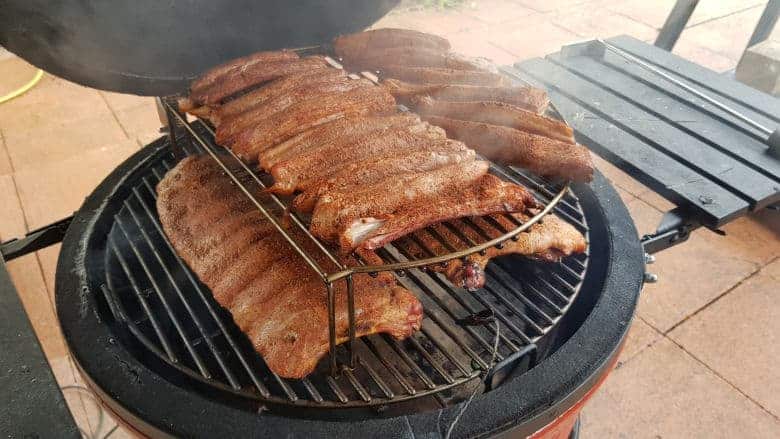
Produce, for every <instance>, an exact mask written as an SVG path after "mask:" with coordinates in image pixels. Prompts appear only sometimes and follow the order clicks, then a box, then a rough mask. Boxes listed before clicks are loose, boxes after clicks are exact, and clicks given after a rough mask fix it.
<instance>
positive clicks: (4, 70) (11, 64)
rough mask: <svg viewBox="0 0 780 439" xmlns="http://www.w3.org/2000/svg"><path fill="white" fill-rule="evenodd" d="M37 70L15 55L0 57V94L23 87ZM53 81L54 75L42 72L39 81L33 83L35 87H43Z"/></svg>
mask: <svg viewBox="0 0 780 439" xmlns="http://www.w3.org/2000/svg"><path fill="white" fill-rule="evenodd" d="M37 71H38V69H37V68H36V67H35V66H34V65H32V64H30V63H28V62H27V61H25V60H23V59H21V58H19V57H17V56H16V55H13V54H11V55H9V56H7V57H5V58H0V96H4V95H5V94H6V93H11V92H12V91H14V90H16V89H18V88H19V87H23V86H24V85H25V84H27V83H28V82H30V81H31V80H32V79H33V77H34V76H35V73H36V72H37ZM54 82H55V77H54V76H52V75H49V74H44V75H43V77H42V78H41V79H40V81H38V83H37V84H35V88H41V87H45V86H47V85H50V84H53V83H54Z"/></svg>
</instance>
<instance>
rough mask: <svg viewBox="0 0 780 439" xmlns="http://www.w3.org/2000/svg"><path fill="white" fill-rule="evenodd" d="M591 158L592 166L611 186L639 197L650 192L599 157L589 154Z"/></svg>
mask: <svg viewBox="0 0 780 439" xmlns="http://www.w3.org/2000/svg"><path fill="white" fill-rule="evenodd" d="M591 157H592V158H593V164H594V166H596V169H598V170H599V171H601V173H602V174H604V176H605V177H607V179H609V181H610V182H612V184H614V185H615V186H617V187H619V188H621V189H623V190H625V191H626V192H628V193H629V194H631V195H633V196H639V195H641V194H643V193H646V192H647V191H649V190H650V188H648V187H647V186H645V185H643V184H642V183H640V182H638V181H637V180H635V179H634V178H632V177H631V176H630V175H628V174H626V173H625V172H623V171H621V170H620V169H618V168H617V166H615V165H613V164H612V163H610V162H608V161H606V160H604V159H603V158H601V157H599V156H598V155H597V154H596V153H593V152H591Z"/></svg>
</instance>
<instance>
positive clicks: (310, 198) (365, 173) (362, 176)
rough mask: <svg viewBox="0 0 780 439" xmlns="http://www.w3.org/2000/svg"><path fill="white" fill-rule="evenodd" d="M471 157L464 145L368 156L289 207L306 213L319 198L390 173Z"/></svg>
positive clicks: (387, 175) (319, 184)
mask: <svg viewBox="0 0 780 439" xmlns="http://www.w3.org/2000/svg"><path fill="white" fill-rule="evenodd" d="M475 156H476V154H475V152H474V150H473V149H468V148H463V149H461V150H459V151H453V152H439V151H435V150H432V149H424V150H420V151H416V152H412V153H408V154H407V153H405V152H402V153H401V154H397V153H391V155H389V156H385V157H371V158H369V159H366V160H360V161H357V162H352V163H350V164H348V165H347V166H345V167H343V168H341V170H340V171H338V172H336V173H334V174H332V175H331V176H330V177H328V178H327V179H324V180H322V181H319V182H317V183H315V184H314V185H313V186H311V187H310V188H309V189H307V190H306V192H303V193H302V194H300V195H298V196H297V197H295V200H294V201H293V204H292V207H293V209H295V211H297V212H301V213H310V212H311V211H313V210H314V206H315V205H316V204H317V200H319V199H320V197H323V196H326V197H335V196H338V195H337V194H343V193H344V192H348V191H355V190H359V189H360V188H361V187H364V186H366V185H370V184H374V183H376V182H378V181H380V180H383V179H385V178H387V177H389V176H391V175H403V174H409V173H414V172H422V171H430V170H433V169H437V168H440V167H443V166H447V165H451V164H455V163H466V162H470V161H473V160H474V158H475Z"/></svg>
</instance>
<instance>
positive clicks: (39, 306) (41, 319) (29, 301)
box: [7, 254, 68, 359]
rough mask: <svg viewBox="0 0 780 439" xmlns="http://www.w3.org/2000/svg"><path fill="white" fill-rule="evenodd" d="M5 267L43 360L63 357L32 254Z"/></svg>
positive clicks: (61, 341)
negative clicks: (37, 342) (44, 357)
mask: <svg viewBox="0 0 780 439" xmlns="http://www.w3.org/2000/svg"><path fill="white" fill-rule="evenodd" d="M7 266H8V273H9V274H10V276H11V280H12V281H13V283H14V286H15V287H16V290H17V293H18V294H19V298H20V299H21V301H22V304H23V305H24V310H25V312H27V316H28V317H29V319H30V322H31V323H32V325H33V329H34V330H35V335H36V336H37V337H38V341H39V342H40V344H41V347H42V348H43V352H44V353H45V354H46V357H47V358H49V359H54V358H60V357H64V356H66V355H67V354H68V349H67V347H65V341H64V339H63V338H62V332H61V331H60V324H59V321H58V320H57V316H56V315H55V313H54V306H53V305H52V303H53V302H52V300H51V299H50V296H49V294H48V292H47V290H46V285H45V284H44V282H43V277H42V275H41V268H40V266H39V265H38V259H37V258H36V257H35V255H34V254H30V255H25V256H22V257H20V258H17V259H14V260H12V261H9V262H8V265H7Z"/></svg>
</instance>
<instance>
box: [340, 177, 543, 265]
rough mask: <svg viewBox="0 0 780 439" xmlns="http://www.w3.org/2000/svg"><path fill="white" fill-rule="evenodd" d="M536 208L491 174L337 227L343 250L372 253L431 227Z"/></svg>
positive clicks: (526, 196) (523, 194)
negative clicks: (389, 210) (464, 184)
mask: <svg viewBox="0 0 780 439" xmlns="http://www.w3.org/2000/svg"><path fill="white" fill-rule="evenodd" d="M532 207H537V203H536V201H535V200H534V198H533V195H531V193H530V192H528V190H526V189H525V188H523V187H522V186H518V185H516V184H514V183H509V182H505V181H502V180H501V179H499V178H498V177H496V176H495V175H492V174H486V175H483V176H482V178H480V179H479V180H478V181H476V182H475V183H474V184H472V185H470V186H468V187H466V188H459V190H453V191H447V192H445V193H438V194H433V195H431V196H428V197H421V198H419V199H415V200H410V201H408V202H407V203H405V204H404V205H401V206H399V207H398V209H397V210H396V211H395V212H391V213H389V214H384V215H382V216H364V217H361V218H356V219H354V220H353V221H351V222H350V223H348V224H343V225H340V233H339V246H340V247H341V249H342V250H346V249H352V248H355V247H357V246H360V248H363V249H368V250H374V249H378V248H381V247H382V246H384V245H385V244H388V243H389V242H391V241H394V240H396V239H398V238H400V237H401V236H404V235H407V234H409V233H412V232H414V231H416V230H420V229H422V228H424V227H427V226H429V225H431V224H436V223H440V222H442V221H449V220H452V219H455V218H462V217H466V216H482V215H490V214H495V213H510V212H522V211H525V210H526V209H528V208H532Z"/></svg>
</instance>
